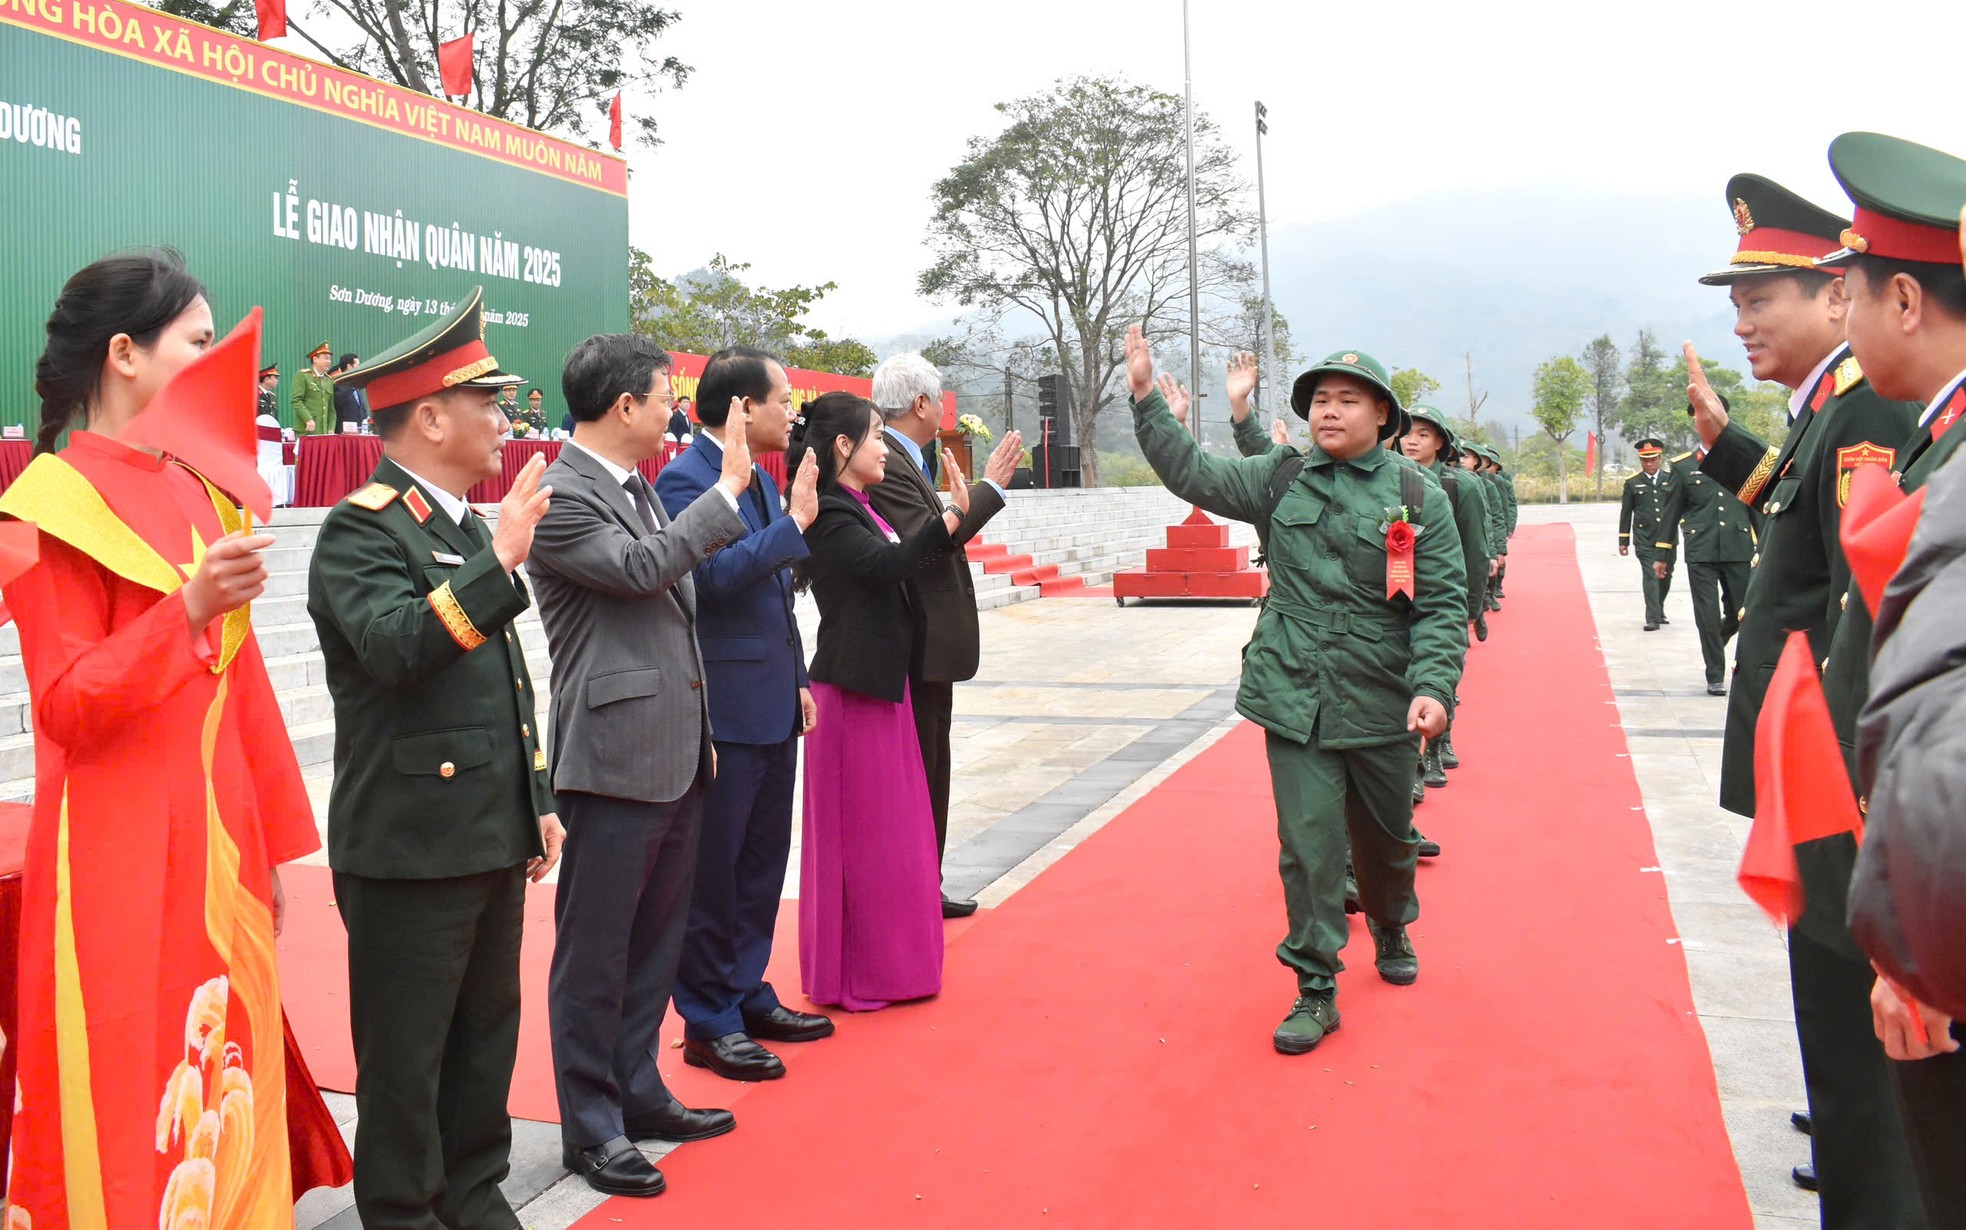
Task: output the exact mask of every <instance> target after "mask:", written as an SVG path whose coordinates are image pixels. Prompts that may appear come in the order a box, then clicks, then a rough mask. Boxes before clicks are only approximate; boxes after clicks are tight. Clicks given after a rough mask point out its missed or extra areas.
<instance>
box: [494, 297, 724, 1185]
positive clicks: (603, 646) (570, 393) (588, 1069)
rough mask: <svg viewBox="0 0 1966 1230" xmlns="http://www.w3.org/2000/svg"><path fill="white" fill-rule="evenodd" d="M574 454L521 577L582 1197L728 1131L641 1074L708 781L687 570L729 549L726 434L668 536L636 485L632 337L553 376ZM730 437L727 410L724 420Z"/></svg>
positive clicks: (664, 516)
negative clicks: (711, 472) (553, 839)
mask: <svg viewBox="0 0 1966 1230" xmlns="http://www.w3.org/2000/svg"><path fill="white" fill-rule="evenodd" d="M561 387H562V389H563V391H564V392H565V394H566V402H567V407H568V410H569V412H570V413H571V414H572V415H573V418H574V429H573V439H572V440H571V441H570V442H569V443H568V444H567V446H566V447H565V448H564V449H562V450H561V453H560V457H559V460H557V461H555V462H554V463H553V465H552V466H551V467H550V468H549V469H548V470H547V480H546V481H548V482H551V483H552V484H553V494H554V500H553V508H552V510H551V512H550V514H549V517H548V518H546V519H543V520H542V521H541V522H540V525H539V529H538V530H537V531H536V532H535V535H534V538H533V553H532V557H531V561H530V564H529V567H528V571H529V572H530V574H531V577H532V583H533V592H534V593H535V594H536V595H537V596H538V599H539V610H540V617H541V619H542V620H543V621H544V623H545V625H546V636H547V642H548V646H549V648H550V649H551V651H552V655H553V701H552V709H551V719H552V760H551V769H552V775H553V777H552V780H553V790H554V796H555V799H556V801H557V803H558V806H559V811H560V816H561V818H562V823H563V824H565V826H566V829H567V845H566V852H565V855H564V861H563V863H562V864H561V870H560V884H559V894H558V896H557V898H556V899H555V901H554V907H553V918H554V923H555V928H556V938H555V940H554V944H553V967H552V977H551V981H550V982H549V984H548V987H547V1003H548V1007H549V1009H550V1013H551V1018H552V1032H553V1067H554V1076H555V1080H556V1083H557V1085H558V1089H559V1097H560V1124H561V1127H560V1135H561V1143H562V1145H563V1148H564V1158H565V1161H566V1165H567V1168H568V1169H569V1170H572V1171H573V1172H574V1173H576V1174H579V1175H581V1176H583V1177H584V1178H585V1179H586V1180H587V1182H588V1184H589V1185H590V1186H592V1187H593V1188H594V1189H595V1190H597V1191H602V1192H607V1193H609V1194H611V1195H627V1196H654V1195H657V1194H659V1193H660V1192H661V1191H662V1190H663V1187H664V1181H663V1178H662V1175H661V1173H660V1172H659V1171H657V1170H656V1169H655V1167H654V1166H652V1165H650V1164H649V1162H648V1160H647V1159H646V1158H645V1157H643V1155H642V1153H641V1150H639V1149H637V1148H636V1147H635V1145H634V1142H635V1141H637V1140H661V1141H688V1140H703V1139H707V1138H708V1137H711V1136H718V1135H722V1134H723V1133H725V1132H728V1131H730V1130H731V1128H732V1127H733V1126H735V1122H736V1121H735V1119H734V1118H733V1117H732V1116H731V1114H730V1112H729V1111H723V1110H689V1109H686V1108H685V1107H684V1106H683V1105H682V1104H681V1103H680V1102H678V1101H676V1099H675V1098H673V1097H671V1096H670V1094H669V1090H668V1088H667V1087H666V1086H665V1085H664V1084H663V1083H662V1076H661V1074H660V1073H659V1072H658V1071H657V1070H656V1060H657V1058H658V1055H659V1046H658V1041H657V1028H658V1027H659V1026H660V1025H661V1023H662V1015H663V1012H664V1010H665V1009H666V1007H667V1006H668V1003H669V997H670V993H671V991H672V989H673V987H674V984H675V980H676V964H677V961H678V960H679V959H680V957H681V954H682V945H683V935H684V931H685V928H686V925H687V923H688V919H689V897H690V885H691V883H692V880H693V877H694V876H695V873H696V846H697V833H698V824H699V819H700V816H701V812H702V804H703V793H704V790H705V789H706V788H707V787H708V785H709V783H710V779H711V776H712V775H713V774H714V772H715V763H716V762H715V753H714V752H713V751H712V748H711V741H710V719H709V711H708V709H707V707H706V705H705V699H704V691H703V659H702V656H701V654H700V652H699V651H698V649H697V641H696V594H695V590H694V589H693V587H692V584H691V581H690V572H691V570H692V569H694V568H695V567H696V566H697V565H698V564H700V563H702V562H703V561H704V559H706V558H707V557H708V556H710V555H711V554H712V553H713V552H715V551H717V550H718V549H719V548H721V547H722V546H724V544H726V543H728V542H730V541H732V540H733V539H736V538H739V537H742V536H743V535H744V533H745V526H744V521H743V518H742V517H740V516H739V515H738V511H737V498H738V496H740V495H742V494H743V493H744V490H745V488H746V487H747V486H749V484H750V481H751V454H750V450H749V448H747V447H746V446H745V445H744V443H743V441H744V434H743V431H742V428H741V426H740V429H739V430H738V431H737V432H736V433H734V434H735V437H736V439H737V441H738V443H737V444H736V445H735V446H727V447H726V449H725V452H724V462H723V467H722V472H721V475H720V477H719V479H718V481H717V483H716V485H715V486H713V487H712V488H711V489H710V490H709V491H707V492H705V493H704V494H703V496H702V498H700V499H698V500H697V501H696V502H695V503H693V504H691V505H690V506H689V507H688V508H686V509H682V510H680V511H679V512H678V514H677V516H676V517H675V519H674V520H670V518H669V516H668V513H667V511H666V510H665V509H664V508H663V507H662V502H661V501H660V500H659V499H658V498H657V497H656V494H655V490H654V488H653V487H651V486H650V485H649V483H648V480H647V479H646V478H644V477H643V476H642V475H641V474H640V473H639V472H638V471H637V469H636V467H637V466H638V465H639V463H641V462H642V461H644V460H646V459H648V458H650V457H653V456H654V455H656V453H658V452H660V451H661V448H662V435H663V432H664V431H665V430H666V429H667V427H668V425H669V410H670V400H671V399H670V391H669V356H668V355H667V354H666V353H665V352H664V351H663V350H662V349H661V348H660V347H658V346H657V345H655V343H653V342H651V341H649V340H647V339H646V338H642V337H637V336H635V335H633V334H626V333H619V334H601V335H598V336H595V337H590V338H588V339H587V340H586V341H584V342H582V343H581V344H580V345H578V346H576V347H575V348H574V350H573V353H572V354H570V355H569V356H568V357H567V365H566V371H565V373H564V375H563V376H562V377H561ZM731 413H732V419H733V421H739V420H741V419H742V418H743V414H744V412H743V410H742V409H741V408H734V409H733V410H732V412H731Z"/></svg>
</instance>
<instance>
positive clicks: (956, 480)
mask: <svg viewBox="0 0 1966 1230" xmlns="http://www.w3.org/2000/svg"><path fill="white" fill-rule="evenodd" d="M942 472H943V473H944V474H947V475H948V476H949V502H950V503H951V504H953V505H955V506H956V511H957V512H959V513H961V514H962V515H963V516H965V517H967V516H968V515H969V480H968V479H966V478H964V477H963V468H962V467H961V466H960V465H957V464H956V455H955V453H953V452H951V451H950V450H948V449H946V448H945V449H943V450H942Z"/></svg>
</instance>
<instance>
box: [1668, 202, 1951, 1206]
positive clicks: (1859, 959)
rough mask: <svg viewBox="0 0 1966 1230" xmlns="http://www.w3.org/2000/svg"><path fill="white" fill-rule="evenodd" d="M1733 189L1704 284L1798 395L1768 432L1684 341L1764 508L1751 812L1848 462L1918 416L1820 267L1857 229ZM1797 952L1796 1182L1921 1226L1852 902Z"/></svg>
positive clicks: (1829, 572) (1832, 563) (1817, 612)
mask: <svg viewBox="0 0 1966 1230" xmlns="http://www.w3.org/2000/svg"><path fill="white" fill-rule="evenodd" d="M1726 199H1727V205H1728V208H1729V210H1730V211H1731V212H1732V215H1733V221H1734V229H1735V231H1736V233H1737V234H1738V236H1739V245H1738V247H1737V249H1736V251H1735V252H1734V255H1733V257H1732V258H1731V259H1730V260H1729V263H1728V266H1727V268H1725V269H1723V270H1720V271H1719V272H1716V273H1711V274H1708V275H1707V276H1706V277H1703V278H1701V279H1700V281H1701V282H1703V283H1705V284H1706V285H1709V286H1725V287H1727V288H1728V294H1729V297H1730V298H1731V299H1732V300H1733V304H1734V313H1735V322H1734V333H1735V336H1737V337H1739V338H1740V339H1741V341H1742V343H1743V344H1744V345H1745V346H1746V348H1747V352H1748V363H1749V366H1750V368H1751V369H1752V371H1753V373H1754V376H1755V378H1756V379H1759V380H1773V381H1776V382H1777V383H1780V384H1783V385H1786V386H1787V387H1788V388H1790V389H1793V390H1794V393H1793V395H1792V396H1791V397H1790V398H1789V424H1790V425H1789V429H1788V435H1787V438H1786V439H1784V440H1783V441H1782V442H1781V443H1780V444H1779V445H1775V444H1769V443H1767V442H1765V441H1763V440H1760V439H1758V438H1757V437H1755V435H1754V434H1753V433H1752V432H1749V431H1748V430H1746V429H1745V428H1743V427H1742V426H1741V425H1740V424H1739V423H1737V422H1734V421H1732V420H1731V419H1730V418H1729V417H1728V413H1727V409H1726V407H1725V406H1724V405H1723V404H1722V403H1721V401H1720V399H1719V397H1717V396H1715V395H1714V393H1713V390H1712V389H1711V388H1709V387H1708V386H1707V383H1706V378H1705V375H1704V374H1703V373H1702V372H1701V369H1700V365H1699V362H1700V359H1699V355H1698V354H1696V353H1694V351H1693V347H1692V346H1691V345H1690V344H1688V345H1687V347H1686V366H1687V371H1688V372H1689V373H1690V374H1691V376H1692V382H1691V386H1690V388H1689V390H1688V396H1689V398H1690V400H1691V401H1692V403H1693V407H1694V415H1693V424H1694V427H1695V428H1696V429H1697V430H1698V432H1699V435H1700V439H1701V441H1702V442H1703V443H1704V444H1705V446H1706V448H1707V450H1708V451H1707V455H1706V457H1705V458H1704V459H1703V460H1702V461H1701V462H1700V472H1701V473H1703V474H1705V475H1706V476H1707V477H1709V478H1711V479H1713V480H1714V481H1716V482H1718V483H1719V484H1720V485H1721V486H1722V487H1724V488H1726V489H1727V490H1729V491H1732V492H1733V493H1734V494H1735V495H1736V496H1737V497H1739V499H1740V501H1741V502H1742V503H1743V504H1745V505H1747V506H1748V507H1749V508H1750V509H1753V510H1755V511H1757V512H1759V513H1760V514H1761V515H1762V517H1763V528H1762V534H1761V547H1760V557H1761V558H1760V562H1759V563H1757V564H1756V565H1755V568H1754V575H1753V577H1752V578H1751V579H1750V580H1749V581H1748V596H1747V601H1746V603H1745V604H1744V605H1743V606H1742V608H1741V610H1740V611H1739V613H1738V617H1739V619H1740V631H1739V632H1738V633H1737V634H1736V636H1735V640H1734V679H1733V684H1732V686H1731V687H1729V689H1728V694H1727V734H1726V738H1725V741H1724V742H1723V744H1722V748H1721V767H1720V805H1721V806H1722V807H1725V808H1726V809H1727V810H1728V811H1731V812H1733V813H1735V814H1736V815H1741V816H1753V815H1754V811H1755V780H1754V779H1755V755H1754V745H1755V726H1756V724H1757V722H1758V721H1759V720H1760V717H1761V704H1762V699H1763V697H1764V696H1765V695H1766V693H1767V690H1768V682H1769V680H1770V678H1771V677H1772V676H1773V675H1774V672H1775V666H1776V663H1777V661H1778V660H1779V659H1780V657H1781V653H1782V649H1783V647H1784V646H1785V645H1786V644H1787V642H1788V637H1789V634H1790V633H1791V632H1797V631H1799V632H1803V633H1806V634H1807V636H1808V638H1809V646H1810V656H1811V658H1813V659H1814V660H1815V661H1818V662H1820V661H1822V659H1823V658H1824V657H1825V656H1826V655H1827V654H1828V653H1829V648H1830V641H1831V637H1832V636H1833V634H1834V633H1835V631H1836V625H1837V621H1838V620H1839V619H1840V618H1841V615H1842V607H1841V603H1840V599H1841V598H1842V595H1843V594H1844V592H1845V591H1846V590H1847V589H1848V588H1849V584H1850V568H1849V565H1848V563H1847V562H1846V561H1845V560H1844V558H1843V548H1842V546H1841V544H1840V543H1839V542H1838V540H1837V524H1838V522H1839V521H1840V519H1841V517H1842V512H1843V504H1844V501H1845V500H1846V499H1847V498H1848V496H1849V476H1850V472H1851V471H1853V470H1855V469H1856V468H1857V467H1859V466H1865V465H1881V466H1884V467H1886V468H1887V469H1889V468H1895V467H1896V466H1897V464H1898V462H1899V456H1898V453H1899V449H1900V448H1901V446H1902V444H1903V441H1904V440H1905V438H1906V437H1907V436H1908V435H1909V434H1910V432H1911V429H1912V425H1913V422H1914V419H1915V416H1916V411H1915V410H1914V409H1913V408H1912V407H1910V406H1907V405H1905V404H1904V403H1902V402H1896V401H1887V400H1886V399H1885V398H1884V397H1883V396H1881V395H1880V394H1879V392H1878V391H1877V390H1876V389H1874V388H1872V387H1871V384H1870V381H1869V380H1868V379H1866V378H1865V375H1864V370H1863V368H1862V367H1861V366H1860V365H1859V363H1858V361H1857V359H1856V358H1855V357H1854V356H1852V354H1851V353H1850V347H1849V345H1848V343H1847V342H1846V341H1845V340H1844V324H1845V320H1846V317H1847V313H1848V309H1849V295H1848V292H1847V291H1846V290H1845V287H1844V284H1843V279H1842V278H1841V277H1838V276H1835V274H1834V271H1825V270H1819V269H1817V268H1815V262H1816V261H1817V260H1819V259H1821V258H1822V257H1825V256H1828V255H1830V254H1831V253H1832V252H1834V251H1835V250H1836V249H1837V247H1838V246H1839V245H1840V244H1841V242H1842V238H1841V237H1842V235H1843V232H1844V230H1845V229H1846V228H1847V227H1848V225H1849V224H1848V223H1847V222H1845V220H1844V219H1842V218H1839V217H1837V216H1836V215H1835V214H1832V213H1830V212H1829V211H1827V210H1824V209H1820V208H1818V207H1817V206H1815V205H1812V204H1810V203H1809V202H1808V201H1806V200H1804V199H1803V198H1801V197H1799V196H1796V195H1795V194H1794V193H1792V192H1790V191H1788V190H1787V189H1786V188H1783V187H1782V186H1781V185H1779V184H1776V183H1773V182H1771V181H1769V180H1766V179H1763V178H1762V177H1760V176H1758V175H1737V176H1735V177H1734V178H1733V179H1732V180H1730V181H1729V182H1728V185H1727V198H1726ZM1838 840H1839V839H1837V838H1827V839H1825V841H1826V842H1829V843H1834V842H1836V841H1838ZM1822 845H1823V843H1818V842H1811V843H1808V844H1807V845H1803V846H1800V847H1797V849H1796V860H1797V862H1798V864H1799V865H1800V867H1801V872H1802V883H1803V893H1804V896H1805V898H1807V899H1812V900H1815V901H1817V902H1818V903H1819V904H1820V903H1821V902H1823V901H1825V900H1827V899H1828V898H1827V897H1826V896H1825V894H1831V893H1833V894H1835V895H1836V897H1837V898H1839V899H1840V898H1841V896H1842V894H1843V893H1844V892H1845V891H1846V889H1847V883H1848V875H1847V873H1848V862H1847V861H1845V862H1844V863H1843V871H1842V872H1841V873H1836V872H1832V873H1831V874H1829V875H1828V876H1825V875H1824V874H1823V871H1824V866H1823V864H1824V862H1825V861H1827V860H1825V859H1824V858H1823V857H1821V847H1822ZM1788 954H1789V980H1790V983H1791V986H1792V989H1793V991H1794V995H1795V1022H1796V1031H1795V1032H1796V1038H1797V1041H1798V1042H1799V1043H1800V1045H1801V1050H1802V1074H1803V1079H1804V1082H1805V1083H1806V1084H1807V1086H1808V1090H1809V1111H1810V1119H1811V1131H1812V1135H1811V1152H1812V1155H1813V1157H1814V1172H1813V1174H1798V1175H1797V1176H1796V1178H1797V1181H1798V1182H1802V1183H1804V1184H1805V1185H1806V1184H1807V1183H1808V1182H1814V1183H1815V1184H1816V1185H1817V1190H1818V1194H1819V1195H1820V1196H1821V1199H1822V1217H1823V1225H1824V1226H1825V1227H1826V1228H1834V1227H1840V1226H1850V1227H1870V1226H1893V1227H1898V1226H1906V1227H1919V1226H1923V1225H1924V1224H1925V1221H1924V1217H1923V1214H1922V1211H1921V1209H1920V1205H1919V1199H1918V1193H1917V1190H1916V1187H1915V1184H1914V1182H1913V1179H1912V1175H1911V1166H1910V1161H1909V1158H1908V1154H1907V1149H1906V1146H1905V1141H1904V1135H1903V1132H1902V1131H1901V1130H1900V1128H1899V1126H1898V1121H1897V1115H1896V1114H1895V1112H1894V1110H1893V1107H1892V1093H1891V1087H1890V1080H1889V1075H1888V1072H1887V1070H1886V1065H1885V1058H1884V1051H1883V1048H1882V1047H1881V1046H1880V1045H1879V1044H1878V1040H1877V1038H1876V1036H1875V1035H1874V1034H1873V1032H1872V1029H1871V1012H1870V991H1871V985H1872V982H1873V981H1874V980H1873V977H1872V973H1871V969H1870V964H1869V962H1867V961H1866V960H1864V958H1863V955H1862V953H1861V952H1860V951H1859V950H1858V949H1857V948H1856V946H1855V945H1854V944H1853V943H1852V942H1851V940H1850V936H1849V932H1848V929H1847V928H1846V927H1845V926H1844V924H1843V918H1842V913H1841V910H1840V908H1839V909H1837V910H1836V911H1835V912H1834V914H1832V913H1830V912H1828V911H1825V910H1823V909H1820V908H1810V909H1808V910H1807V911H1806V912H1805V914H1804V916H1803V917H1802V918H1801V919H1799V920H1797V921H1796V922H1795V923H1794V925H1793V926H1791V928H1790V930H1789V942H1788Z"/></svg>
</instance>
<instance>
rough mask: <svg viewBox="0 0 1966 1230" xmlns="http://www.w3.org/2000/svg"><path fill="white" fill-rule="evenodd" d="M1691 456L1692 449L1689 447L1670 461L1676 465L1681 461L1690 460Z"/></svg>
mask: <svg viewBox="0 0 1966 1230" xmlns="http://www.w3.org/2000/svg"><path fill="white" fill-rule="evenodd" d="M1692 457H1693V450H1692V449H1690V448H1689V449H1687V450H1686V451H1685V452H1683V453H1681V454H1680V455H1679V456H1677V457H1675V458H1673V459H1672V463H1673V464H1674V465H1678V464H1679V463H1680V462H1682V461H1690V460H1692Z"/></svg>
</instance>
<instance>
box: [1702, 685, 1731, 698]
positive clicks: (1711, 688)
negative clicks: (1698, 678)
mask: <svg viewBox="0 0 1966 1230" xmlns="http://www.w3.org/2000/svg"><path fill="white" fill-rule="evenodd" d="M1707 695H1708V696H1725V695H1727V685H1726V684H1724V683H1710V684H1708V685H1707Z"/></svg>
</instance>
